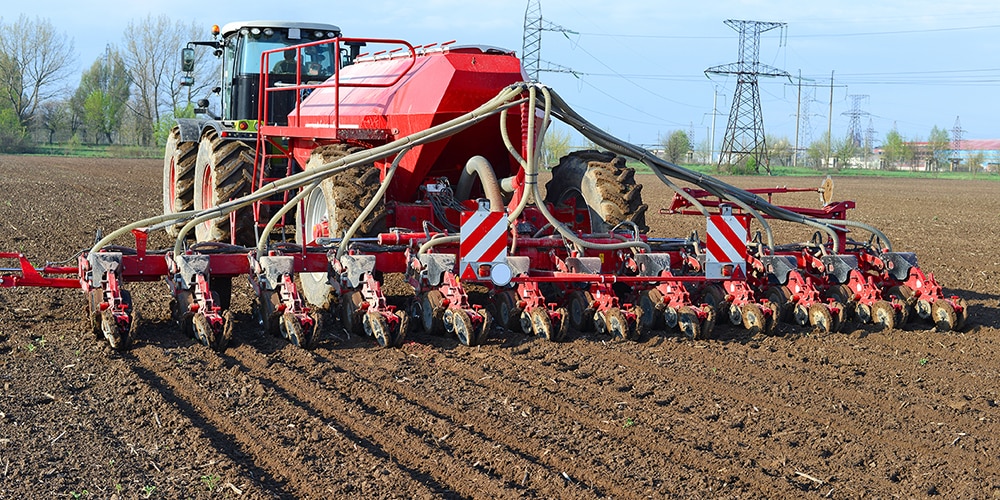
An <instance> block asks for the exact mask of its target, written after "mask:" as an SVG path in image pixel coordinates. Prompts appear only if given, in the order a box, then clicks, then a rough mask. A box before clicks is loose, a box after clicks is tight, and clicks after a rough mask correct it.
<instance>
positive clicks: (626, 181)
mask: <svg viewBox="0 0 1000 500" xmlns="http://www.w3.org/2000/svg"><path fill="white" fill-rule="evenodd" d="M545 201H546V202H548V203H552V204H553V205H555V206H556V208H564V207H567V206H572V207H576V208H581V209H582V208H583V207H587V208H588V209H589V211H590V227H586V225H585V222H586V221H584V220H582V217H580V218H579V219H578V220H577V221H576V224H575V226H576V227H575V229H577V230H583V231H591V232H594V233H606V232H608V231H609V230H611V228H613V227H614V226H616V225H618V224H620V223H622V222H624V221H631V222H633V223H635V225H636V226H637V227H638V229H639V232H641V233H645V232H646V231H648V230H649V227H648V226H646V209H647V208H648V207H647V206H646V205H645V204H644V203H643V202H642V185H641V184H636V182H635V169H633V168H630V167H627V166H625V159H624V158H622V157H620V156H617V155H615V154H614V153H609V152H603V151H594V150H586V151H576V152H573V153H570V154H568V155H566V156H564V157H562V158H561V159H560V160H559V164H558V165H556V166H555V168H553V169H552V180H550V181H549V182H548V183H547V184H545Z"/></svg>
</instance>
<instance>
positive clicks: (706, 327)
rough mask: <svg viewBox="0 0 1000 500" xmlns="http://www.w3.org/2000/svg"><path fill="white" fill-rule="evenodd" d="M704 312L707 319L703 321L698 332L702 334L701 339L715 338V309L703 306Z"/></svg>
mask: <svg viewBox="0 0 1000 500" xmlns="http://www.w3.org/2000/svg"><path fill="white" fill-rule="evenodd" d="M701 310H702V312H704V313H705V319H703V320H701V324H700V325H698V331H699V332H701V337H700V338H703V339H711V338H714V333H715V309H713V308H712V307H711V306H708V305H703V306H701Z"/></svg>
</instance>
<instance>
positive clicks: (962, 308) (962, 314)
mask: <svg viewBox="0 0 1000 500" xmlns="http://www.w3.org/2000/svg"><path fill="white" fill-rule="evenodd" d="M957 303H958V304H957V305H958V310H956V311H955V315H956V318H955V319H956V321H957V322H956V323H955V327H954V328H952V330H955V331H959V330H961V329H962V328H965V323H966V322H967V321H968V320H969V306H968V305H967V304H966V303H965V299H962V298H960V299H958V301H957Z"/></svg>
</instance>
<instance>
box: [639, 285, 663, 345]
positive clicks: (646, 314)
mask: <svg viewBox="0 0 1000 500" xmlns="http://www.w3.org/2000/svg"><path fill="white" fill-rule="evenodd" d="M661 304H663V294H662V293H660V291H659V290H657V289H655V288H653V289H650V290H646V291H644V292H642V293H640V294H639V307H638V316H639V325H638V327H639V335H647V334H649V332H651V331H653V330H659V329H662V328H663V325H664V318H663V312H662V311H661V310H660V307H661Z"/></svg>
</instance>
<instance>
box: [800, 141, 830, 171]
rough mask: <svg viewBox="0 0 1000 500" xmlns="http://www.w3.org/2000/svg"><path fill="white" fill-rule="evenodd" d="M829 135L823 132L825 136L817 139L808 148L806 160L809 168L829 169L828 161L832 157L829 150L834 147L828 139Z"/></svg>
mask: <svg viewBox="0 0 1000 500" xmlns="http://www.w3.org/2000/svg"><path fill="white" fill-rule="evenodd" d="M828 137H829V134H828V133H827V132H823V136H822V137H820V138H819V139H816V140H815V141H813V142H812V143H810V144H809V147H807V148H806V159H807V162H808V164H809V166H811V167H813V168H824V167H827V161H828V160H829V158H830V157H831V156H832V155H831V154H830V150H829V149H828V148H830V147H832V145H831V141H829V140H828V139H827V138H828Z"/></svg>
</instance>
